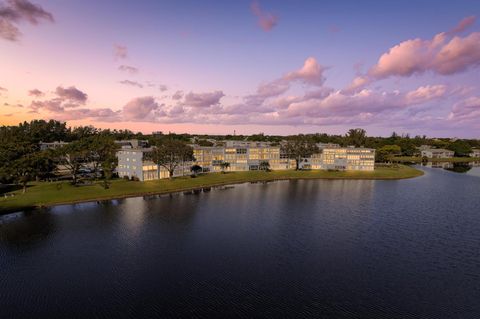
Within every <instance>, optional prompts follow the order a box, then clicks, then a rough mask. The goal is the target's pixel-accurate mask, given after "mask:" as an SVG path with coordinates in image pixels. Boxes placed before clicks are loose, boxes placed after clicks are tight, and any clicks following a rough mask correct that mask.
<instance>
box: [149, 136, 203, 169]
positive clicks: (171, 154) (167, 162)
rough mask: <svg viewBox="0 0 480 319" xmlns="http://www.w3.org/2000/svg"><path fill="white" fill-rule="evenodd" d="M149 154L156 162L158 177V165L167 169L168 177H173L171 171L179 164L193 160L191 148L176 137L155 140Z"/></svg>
mask: <svg viewBox="0 0 480 319" xmlns="http://www.w3.org/2000/svg"><path fill="white" fill-rule="evenodd" d="M150 156H151V159H152V161H153V162H154V163H155V164H157V167H158V170H157V171H158V177H159V178H160V167H164V168H165V169H166V170H167V171H168V175H169V177H170V178H173V173H174V172H175V169H176V168H177V167H178V166H179V165H180V164H183V163H184V162H187V161H193V160H194V157H193V148H192V147H190V146H188V145H187V144H185V142H182V141H181V140H177V139H175V140H174V139H167V140H163V141H159V142H157V144H156V146H155V147H154V148H153V151H152V153H151V155H150Z"/></svg>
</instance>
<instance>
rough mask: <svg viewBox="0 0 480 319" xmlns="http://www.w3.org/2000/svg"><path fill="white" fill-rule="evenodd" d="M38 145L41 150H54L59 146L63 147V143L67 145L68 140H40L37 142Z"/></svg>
mask: <svg viewBox="0 0 480 319" xmlns="http://www.w3.org/2000/svg"><path fill="white" fill-rule="evenodd" d="M38 144H39V146H40V150H41V151H45V150H56V149H58V148H60V147H63V146H65V145H68V142H63V141H57V142H49V143H47V142H40V143H38Z"/></svg>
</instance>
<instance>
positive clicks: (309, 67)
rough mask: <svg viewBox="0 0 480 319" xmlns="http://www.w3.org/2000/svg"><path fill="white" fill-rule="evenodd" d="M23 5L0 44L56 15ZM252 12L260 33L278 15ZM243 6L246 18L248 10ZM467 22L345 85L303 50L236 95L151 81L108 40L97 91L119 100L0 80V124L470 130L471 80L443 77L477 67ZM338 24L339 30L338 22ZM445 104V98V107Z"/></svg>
mask: <svg viewBox="0 0 480 319" xmlns="http://www.w3.org/2000/svg"><path fill="white" fill-rule="evenodd" d="M0 1H1V0H0ZM26 4H29V2H28V1H27V0H11V1H8V2H7V5H4V6H0V37H3V39H4V40H8V41H7V42H9V41H10V42H11V41H18V39H19V35H20V33H18V34H14V39H13V40H12V39H11V37H12V36H11V35H8V34H12V30H14V29H12V28H17V27H18V25H19V23H23V22H28V23H31V24H33V25H36V24H38V23H40V22H53V21H54V20H53V15H51V14H50V13H49V12H48V11H45V10H44V9H42V7H40V6H36V5H33V7H32V6H26ZM250 10H251V13H253V14H254V16H255V17H256V18H257V19H258V21H257V22H258V24H259V26H260V27H261V28H262V29H263V30H264V31H271V30H272V29H273V28H274V27H275V26H276V25H277V23H278V18H277V17H276V16H275V15H274V14H272V13H269V12H266V11H264V10H263V9H262V8H261V7H260V4H259V3H258V2H253V3H252V4H251V8H250ZM246 11H247V15H248V16H249V17H250V19H251V18H252V15H251V13H250V12H248V7H246ZM2 21H3V22H2ZM5 21H6V22H5ZM282 21H283V20H282ZM2 23H3V25H2ZM474 23H475V17H474V16H470V17H466V18H465V19H463V20H462V21H460V22H459V24H458V25H457V26H456V27H454V28H452V29H451V30H450V31H445V32H440V33H437V34H436V35H433V36H432V37H431V38H429V37H427V39H420V38H414V39H407V40H405V41H401V42H399V43H398V44H397V45H394V46H392V47H391V48H389V49H387V50H385V51H384V53H383V54H380V55H379V56H378V59H376V63H374V64H373V65H371V66H370V67H369V68H367V71H366V72H364V73H358V72H357V73H358V75H357V76H356V77H354V76H351V78H349V79H348V80H349V82H350V80H351V84H350V86H349V87H348V88H343V89H342V88H338V87H334V86H332V85H329V75H330V81H331V75H332V74H331V73H330V72H335V71H336V69H335V65H331V64H329V61H323V60H322V61H319V60H317V57H314V56H308V55H307V54H306V55H305V57H302V58H303V59H304V60H302V59H300V60H298V65H297V68H291V69H286V70H282V69H281V66H279V67H278V69H279V71H278V73H277V74H276V75H274V76H271V77H270V80H269V81H263V82H260V83H256V85H255V84H254V85H253V86H252V87H250V88H249V90H248V91H246V93H245V92H244V93H243V94H234V92H228V91H229V90H226V89H225V87H224V88H222V87H221V85H211V83H209V86H208V87H207V86H205V87H203V88H202V89H198V87H197V88H192V87H190V88H189V87H183V86H182V85H179V84H175V83H174V82H173V81H172V83H170V82H167V81H166V82H164V83H166V84H167V85H168V86H167V85H165V84H163V83H162V82H161V81H158V82H157V81H155V80H154V79H152V78H149V76H150V74H149V70H148V69H147V66H146V65H143V64H142V63H137V62H138V61H135V58H137V57H136V55H137V54H136V53H137V52H136V50H134V49H135V48H132V50H129V48H130V47H131V45H130V44H129V45H128V47H127V45H125V44H115V45H113V57H112V51H111V50H112V44H111V43H114V42H113V41H112V42H110V44H109V45H108V48H107V49H106V53H105V55H106V57H107V58H108V59H109V60H110V61H111V63H112V65H111V69H112V74H114V76H113V77H112V79H110V78H108V80H111V83H108V85H105V87H108V92H107V91H106V92H105V93H104V95H118V94H121V97H122V98H121V99H117V100H114V101H116V102H114V103H111V104H108V105H107V104H106V103H105V100H107V99H105V100H101V103H99V102H98V100H96V99H97V98H99V97H98V92H94V93H93V94H92V89H91V88H89V87H87V88H85V87H84V85H81V83H78V82H76V81H75V80H73V81H72V80H71V79H70V80H67V81H68V82H67V83H68V85H63V84H62V83H64V82H63V81H65V80H64V79H59V80H58V82H57V83H53V84H52V83H51V82H50V83H49V84H48V85H47V84H44V83H38V85H37V84H35V83H28V87H27V88H25V89H24V90H23V92H24V93H23V94H24V98H23V99H21V100H19V99H18V98H17V97H16V96H14V94H13V92H14V91H13V89H11V87H10V83H4V79H2V78H0V80H1V81H2V83H0V84H1V85H2V86H1V87H0V103H1V104H0V105H1V107H2V108H1V109H0V110H1V112H0V113H3V117H2V124H3V123H11V119H12V118H28V117H31V118H33V117H35V118H38V117H42V118H45V119H48V118H55V119H59V120H67V121H73V122H74V123H87V124H90V123H95V124H98V123H100V124H101V125H107V126H109V125H110V126H112V127H114V126H115V125H120V124H119V123H123V124H122V125H126V126H127V127H131V128H134V127H136V128H138V129H141V130H147V129H148V130H150V129H151V128H152V127H175V126H176V127H186V128H188V127H189V126H190V127H212V128H215V129H217V128H219V127H223V128H228V129H229V131H230V128H231V126H232V125H241V126H245V127H246V126H254V127H257V128H263V127H264V126H268V127H269V130H270V131H275V130H279V129H278V128H279V127H286V126H289V127H296V128H299V131H301V129H302V128H318V129H319V130H320V129H321V128H324V127H334V126H381V127H385V128H390V127H392V125H396V126H397V127H401V128H406V129H410V128H418V129H424V128H432V129H433V127H434V126H441V127H444V128H447V129H448V128H455V127H458V125H459V123H461V125H464V129H465V130H469V129H471V130H478V129H479V125H478V124H476V123H478V122H480V111H479V109H480V103H479V98H478V95H479V94H478V87H474V88H473V89H470V90H468V89H467V88H465V87H461V86H460V85H456V86H454V85H452V83H454V81H449V80H448V78H449V77H452V76H454V75H458V74H461V73H464V72H466V71H471V70H477V67H478V66H479V65H480V32H470V33H468V30H469V28H471V27H472V26H473V25H474ZM9 30H10V31H9ZM342 30H347V29H344V28H343V27H342ZM277 31H280V29H278V30H277V29H275V32H270V33H262V32H257V33H259V34H260V35H261V36H265V37H269V36H272V35H274V34H276V33H277ZM18 32H20V31H19V30H18ZM345 32H346V31H342V34H343V33H345ZM7 35H8V36H7ZM0 40H1V39H0ZM10 42H9V43H10ZM137 59H138V58H137ZM132 60H133V61H132ZM139 60H140V59H139ZM140 61H142V62H143V60H140ZM324 63H325V64H324ZM326 65H328V67H327V66H326ZM214 66H215V65H214ZM477 71H478V70H477ZM352 74H353V70H352ZM167 75H168V74H167ZM427 76H428V77H427ZM412 77H415V80H416V82H420V83H417V84H416V85H415V87H413V85H409V86H407V85H405V86H402V82H401V81H408V79H411V78H412ZM232 78H234V77H232ZM266 78H267V79H268V77H266ZM392 78H394V79H395V80H397V83H400V85H398V87H395V88H391V87H390V88H389V87H388V85H387V86H384V85H383V84H384V83H385V82H386V81H388V80H389V79H392ZM103 80H104V79H103ZM70 83H74V84H75V85H70ZM411 83H414V82H411ZM99 84H101V82H100V81H99ZM409 84H410V82H409ZM37 87H38V88H37ZM7 89H8V90H7ZM15 94H16V95H18V93H16V92H15ZM440 102H441V103H440ZM447 102H448V103H450V105H446V103H447ZM437 103H438V104H441V107H438V106H437ZM14 105H23V106H24V107H14ZM432 111H434V112H432ZM7 115H8V116H7ZM6 117H8V119H7V118H6ZM102 123H104V124H102ZM125 123H126V124H125ZM280 132H281V131H280ZM475 132H478V131H475ZM285 133H288V132H285Z"/></svg>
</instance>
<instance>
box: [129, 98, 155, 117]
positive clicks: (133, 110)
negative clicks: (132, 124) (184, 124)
mask: <svg viewBox="0 0 480 319" xmlns="http://www.w3.org/2000/svg"><path fill="white" fill-rule="evenodd" d="M159 108H160V106H159V105H158V103H157V102H155V99H154V98H153V97H152V96H145V97H137V98H134V99H132V100H130V101H129V102H128V103H127V104H125V106H124V107H123V112H122V114H123V119H124V120H125V121H140V122H141V121H146V122H150V121H154V120H155V116H156V115H155V111H156V110H159Z"/></svg>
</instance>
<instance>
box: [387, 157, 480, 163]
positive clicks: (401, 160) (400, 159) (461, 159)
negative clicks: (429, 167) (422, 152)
mask: <svg viewBox="0 0 480 319" xmlns="http://www.w3.org/2000/svg"><path fill="white" fill-rule="evenodd" d="M392 161H394V162H399V163H407V162H414V163H421V162H422V158H421V157H419V156H397V157H393V158H392ZM428 161H429V162H450V163H467V162H479V161H480V158H478V157H452V158H429V159H428Z"/></svg>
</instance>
